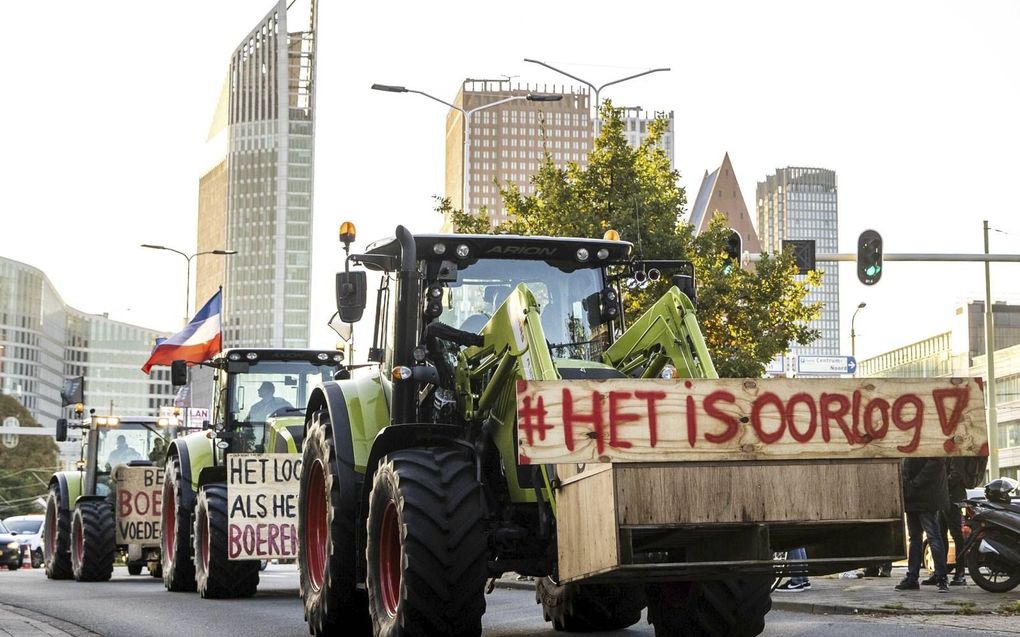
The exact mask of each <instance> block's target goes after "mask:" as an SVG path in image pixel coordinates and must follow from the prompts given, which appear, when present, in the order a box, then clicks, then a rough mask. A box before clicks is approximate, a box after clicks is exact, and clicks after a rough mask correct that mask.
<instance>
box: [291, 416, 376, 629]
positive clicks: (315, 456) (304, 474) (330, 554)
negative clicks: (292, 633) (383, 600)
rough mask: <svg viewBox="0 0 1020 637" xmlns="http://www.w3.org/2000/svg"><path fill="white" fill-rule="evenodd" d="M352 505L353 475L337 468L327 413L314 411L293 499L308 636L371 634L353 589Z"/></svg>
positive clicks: (364, 602) (362, 599)
mask: <svg viewBox="0 0 1020 637" xmlns="http://www.w3.org/2000/svg"><path fill="white" fill-rule="evenodd" d="M340 435H344V434H343V432H341V434H340ZM357 502H358V483H357V480H356V476H355V474H354V470H353V468H351V467H349V466H347V465H344V464H343V463H340V462H337V454H336V449H335V447H334V439H333V427H332V423H331V422H330V419H329V412H328V411H326V410H321V411H317V412H316V413H314V414H312V418H311V424H310V425H309V426H308V434H307V436H306V437H305V441H304V445H303V446H302V450H301V482H300V494H299V496H298V571H299V572H300V574H301V599H302V600H303V601H304V606H305V621H307V622H308V629H309V630H310V631H311V633H312V634H313V635H324V634H335V633H338V632H344V633H345V634H349V635H370V634H371V633H372V626H371V620H370V619H369V616H368V598H367V596H366V595H365V592H364V591H362V590H358V589H357V574H356V573H357V564H358V562H357V549H356V548H355V547H356V540H355V529H356V526H355V524H356V521H357V517H358V506H357Z"/></svg>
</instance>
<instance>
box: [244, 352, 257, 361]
mask: <svg viewBox="0 0 1020 637" xmlns="http://www.w3.org/2000/svg"><path fill="white" fill-rule="evenodd" d="M244 357H245V358H247V359H248V360H250V361H253V360H255V359H256V358H258V357H259V355H258V354H256V353H255V352H248V353H247V354H245V355H244Z"/></svg>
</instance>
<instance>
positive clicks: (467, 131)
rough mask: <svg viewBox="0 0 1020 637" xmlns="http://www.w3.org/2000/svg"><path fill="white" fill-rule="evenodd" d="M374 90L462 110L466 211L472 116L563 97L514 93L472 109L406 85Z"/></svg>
mask: <svg viewBox="0 0 1020 637" xmlns="http://www.w3.org/2000/svg"><path fill="white" fill-rule="evenodd" d="M372 90H374V91H383V92H386V93H417V94H418V95H424V96H425V97H427V98H429V99H430V100H435V101H437V102H439V103H440V104H445V105H446V106H449V107H450V108H452V109H454V110H455V111H460V114H461V116H462V117H463V119H464V165H463V171H464V172H463V174H462V177H463V179H464V193H463V205H462V206H461V207H462V208H463V209H464V212H470V209H469V205H468V204H469V201H470V197H471V185H470V184H471V116H472V115H474V114H475V113H477V112H478V111H481V110H485V109H487V108H492V107H493V106H499V105H500V104H506V103H507V102H514V101H517V100H527V101H529V102H558V101H560V100H562V99H563V96H562V95H551V94H549V93H528V94H527V95H514V96H512V97H506V98H504V99H501V100H496V101H495V102H489V103H488V104H482V105H481V106H476V107H475V108H472V109H464V108H462V107H460V106H457V105H456V104H451V103H450V102H447V101H446V100H441V99H439V98H438V97H436V96H435V95H429V94H428V93H426V92H424V91H417V90H415V89H410V88H407V87H404V86H393V85H391V84H373V85H372Z"/></svg>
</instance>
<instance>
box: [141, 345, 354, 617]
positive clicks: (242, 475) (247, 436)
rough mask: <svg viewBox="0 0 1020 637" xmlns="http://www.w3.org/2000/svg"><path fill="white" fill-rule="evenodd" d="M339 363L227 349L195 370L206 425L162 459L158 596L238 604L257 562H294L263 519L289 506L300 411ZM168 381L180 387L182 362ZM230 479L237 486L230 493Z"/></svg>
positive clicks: (328, 354) (325, 357) (250, 588)
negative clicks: (203, 390) (206, 390)
mask: <svg viewBox="0 0 1020 637" xmlns="http://www.w3.org/2000/svg"><path fill="white" fill-rule="evenodd" d="M342 362H343V353H342V352H338V351H335V350H333V351H319V350H303V349H258V348H237V349H227V350H224V351H223V352H221V353H220V354H218V355H217V356H216V357H215V358H213V359H212V360H210V361H206V362H204V363H202V365H203V366H206V367H210V368H212V369H213V374H214V379H213V407H212V419H211V421H209V422H206V423H203V430H202V431H200V432H195V433H192V434H189V435H187V436H183V437H181V438H178V439H176V440H174V441H173V442H172V444H171V445H170V446H169V449H168V450H167V455H166V480H165V481H164V483H163V516H162V528H163V535H162V541H161V542H160V554H161V558H162V560H163V583H164V585H165V587H166V589H167V590H169V591H196V590H197V591H198V592H199V593H200V594H201V596H202V597H205V598H235V597H248V596H251V595H254V594H255V592H256V589H257V588H258V583H259V570H260V566H262V565H263V564H264V563H265V561H266V560H269V559H273V558H279V559H295V558H296V531H295V530H294V528H293V522H287V520H286V517H288V516H287V515H286V513H287V512H284V518H285V519H283V520H277V521H276V523H275V526H273V525H272V524H270V526H273V533H274V535H273V536H272V537H269V536H268V535H266V533H267V532H266V528H267V524H266V523H272V522H273V521H272V520H269V519H268V518H267V516H269V512H268V510H269V509H271V508H272V503H273V501H274V499H275V500H276V501H278V502H283V503H286V502H287V499H288V498H290V499H291V500H294V501H295V502H296V497H297V481H296V478H297V471H299V467H300V455H298V454H299V452H300V451H301V443H302V439H303V437H304V420H305V418H304V405H305V404H306V403H307V401H308V397H309V395H310V394H311V393H312V391H313V390H314V389H315V388H316V387H318V386H320V385H321V384H322V383H323V382H325V381H331V380H333V379H334V378H335V377H338V375H343V374H345V373H346V372H345V370H344V368H343V367H342V365H341V363H342ZM171 380H172V382H173V384H174V385H182V384H185V383H186V382H187V363H185V362H184V361H174V364H173V366H172V368H171ZM232 463H235V464H232ZM235 465H236V467H242V468H244V467H256V468H262V467H265V466H270V467H272V466H277V465H279V466H280V467H284V468H286V470H287V472H288V473H287V475H286V476H285V477H286V479H285V480H284V479H283V477H281V480H280V481H275V480H274V475H273V472H272V471H270V472H260V473H258V475H255V474H254V473H252V472H251V471H248V472H242V471H232V470H231V467H234V466H235ZM236 467H235V468H236ZM276 473H277V474H279V473H280V472H279V471H277V472H276ZM235 480H243V481H244V482H245V484H243V485H240V484H238V485H236V488H237V490H236V491H235ZM245 489H246V491H245ZM277 491H278V492H279V493H277ZM261 492H265V493H266V494H269V495H270V496H271V497H270V499H268V500H265V501H264V502H263V498H264V497H266V495H265V494H263V493H261ZM238 502H240V504H238ZM228 503H233V504H230V506H229V509H228ZM246 503H251V504H250V505H247V504H246ZM263 506H264V507H265V509H263V508H262V507H263ZM294 508H295V510H294V511H293V515H292V516H290V517H294V518H295V519H296V507H294ZM258 516H262V517H261V518H259V517H258ZM260 525H261V526H260ZM281 533H282V535H281ZM291 537H293V541H291V540H290V538H291ZM268 540H272V541H268Z"/></svg>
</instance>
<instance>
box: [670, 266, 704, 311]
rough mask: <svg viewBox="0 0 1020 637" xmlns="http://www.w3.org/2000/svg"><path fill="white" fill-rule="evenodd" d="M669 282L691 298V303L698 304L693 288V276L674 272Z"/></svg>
mask: <svg viewBox="0 0 1020 637" xmlns="http://www.w3.org/2000/svg"><path fill="white" fill-rule="evenodd" d="M670 282H671V283H672V284H673V285H675V286H676V287H677V289H679V290H680V291H681V292H683V293H684V294H685V295H686V296H687V298H689V299H690V300H691V305H695V306H696V305H697V304H698V296H697V292H695V290H694V277H693V276H692V275H690V274H674V275H673V277H672V279H671V280H670Z"/></svg>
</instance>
